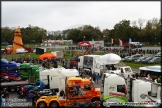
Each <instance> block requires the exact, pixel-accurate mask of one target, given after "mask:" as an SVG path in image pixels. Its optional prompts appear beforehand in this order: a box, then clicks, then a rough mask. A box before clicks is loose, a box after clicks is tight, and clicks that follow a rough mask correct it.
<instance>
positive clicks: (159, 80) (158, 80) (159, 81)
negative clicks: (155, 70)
mask: <svg viewBox="0 0 162 108" xmlns="http://www.w3.org/2000/svg"><path fill="white" fill-rule="evenodd" d="M157 82H158V83H161V75H160V76H159V78H158V79H157Z"/></svg>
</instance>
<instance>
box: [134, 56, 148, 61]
mask: <svg viewBox="0 0 162 108" xmlns="http://www.w3.org/2000/svg"><path fill="white" fill-rule="evenodd" d="M145 58H147V56H143V57H140V58H139V59H137V60H135V61H134V62H135V63H141V61H142V60H144V59H145Z"/></svg>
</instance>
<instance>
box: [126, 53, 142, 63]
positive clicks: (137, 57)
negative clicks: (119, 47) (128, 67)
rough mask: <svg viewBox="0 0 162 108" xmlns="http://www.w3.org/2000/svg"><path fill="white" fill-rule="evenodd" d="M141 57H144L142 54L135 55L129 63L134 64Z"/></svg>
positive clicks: (130, 58)
mask: <svg viewBox="0 0 162 108" xmlns="http://www.w3.org/2000/svg"><path fill="white" fill-rule="evenodd" d="M140 57H143V55H142V54H135V55H132V56H131V57H129V58H128V60H127V61H129V62H134V60H137V59H139V58H140Z"/></svg>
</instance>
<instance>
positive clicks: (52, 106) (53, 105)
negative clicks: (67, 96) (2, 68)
mask: <svg viewBox="0 0 162 108" xmlns="http://www.w3.org/2000/svg"><path fill="white" fill-rule="evenodd" d="M58 107H59V103H58V102H57V101H52V102H51V103H50V108H58Z"/></svg>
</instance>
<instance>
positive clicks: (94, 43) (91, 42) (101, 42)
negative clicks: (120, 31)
mask: <svg viewBox="0 0 162 108" xmlns="http://www.w3.org/2000/svg"><path fill="white" fill-rule="evenodd" d="M89 43H90V44H91V45H92V46H93V47H100V46H101V47H104V41H94V40H93V41H89Z"/></svg>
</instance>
